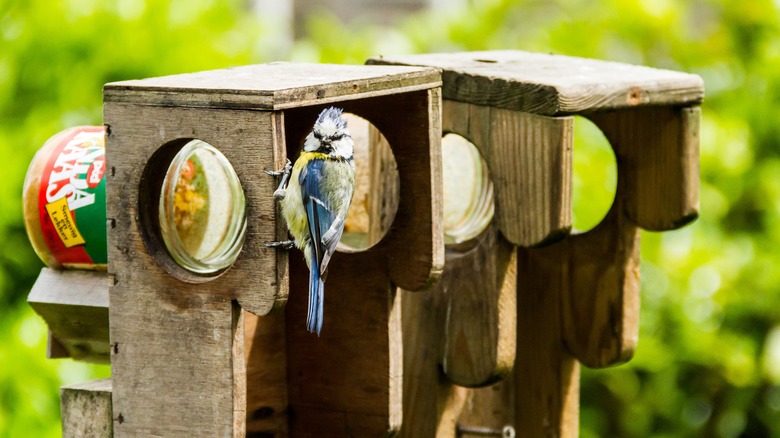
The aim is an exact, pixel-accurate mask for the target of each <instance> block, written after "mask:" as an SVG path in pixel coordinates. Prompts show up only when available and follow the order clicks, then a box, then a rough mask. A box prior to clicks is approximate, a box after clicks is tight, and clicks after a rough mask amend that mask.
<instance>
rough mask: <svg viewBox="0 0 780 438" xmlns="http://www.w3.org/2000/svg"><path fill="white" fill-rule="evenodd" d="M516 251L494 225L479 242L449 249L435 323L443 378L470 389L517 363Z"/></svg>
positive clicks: (438, 287)
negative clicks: (439, 330) (438, 329)
mask: <svg viewBox="0 0 780 438" xmlns="http://www.w3.org/2000/svg"><path fill="white" fill-rule="evenodd" d="M516 290H517V259H516V258H515V246H514V245H512V244H511V243H509V242H507V241H506V240H505V239H503V238H502V237H501V236H500V235H499V232H498V228H497V227H496V226H495V225H492V226H491V227H490V228H489V229H488V230H486V231H485V233H483V234H482V235H481V236H480V237H479V238H478V240H477V241H472V242H464V243H463V244H460V245H451V246H449V247H448V248H447V263H446V265H445V267H444V275H443V276H442V279H441V281H439V283H438V284H437V285H436V286H435V288H434V290H433V291H431V293H434V294H439V295H440V303H441V305H442V309H440V310H439V312H438V323H439V324H440V325H441V326H442V328H443V333H444V338H443V339H442V340H440V341H438V342H440V343H441V344H442V348H443V351H442V352H441V357H440V359H439V363H440V364H441V369H442V371H443V372H444V374H445V375H446V376H447V378H448V379H449V380H450V381H451V382H453V383H455V384H458V385H461V386H467V387H474V386H483V385H487V384H490V383H494V382H497V381H498V380H500V379H502V378H503V377H505V376H506V375H507V374H509V373H510V372H511V371H512V366H513V365H514V362H515V329H516V327H515V325H516V317H515V316H516V303H515V300H516V295H517V292H516Z"/></svg>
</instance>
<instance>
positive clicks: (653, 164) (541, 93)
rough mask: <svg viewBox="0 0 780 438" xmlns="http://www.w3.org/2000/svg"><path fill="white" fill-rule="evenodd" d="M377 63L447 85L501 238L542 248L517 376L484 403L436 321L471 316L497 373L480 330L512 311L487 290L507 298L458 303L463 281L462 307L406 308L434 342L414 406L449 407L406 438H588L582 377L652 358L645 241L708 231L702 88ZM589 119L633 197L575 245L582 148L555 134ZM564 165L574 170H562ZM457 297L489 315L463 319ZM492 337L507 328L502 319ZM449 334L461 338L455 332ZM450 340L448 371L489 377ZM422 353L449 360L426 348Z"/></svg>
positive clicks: (477, 297)
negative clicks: (467, 431)
mask: <svg viewBox="0 0 780 438" xmlns="http://www.w3.org/2000/svg"><path fill="white" fill-rule="evenodd" d="M369 63H374V64H395V65H418V66H430V67H438V68H442V69H443V85H442V90H443V97H444V99H445V100H444V108H445V111H444V115H443V120H442V123H443V126H444V127H445V131H447V127H452V132H458V133H464V132H465V134H462V135H464V136H465V137H467V138H469V139H470V140H471V141H472V142H474V143H475V144H476V145H477V146H478V147H480V149H481V152H482V154H483V156H485V157H486V161H488V163H489V167H490V170H491V174H492V177H493V181H494V183H495V184H496V187H497V188H496V192H497V195H496V223H497V224H498V226H499V228H500V230H501V233H502V234H503V236H504V237H506V238H507V239H508V240H509V241H510V242H512V243H513V244H515V245H518V246H520V247H526V248H523V249H520V250H518V255H517V260H518V264H517V282H516V291H517V292H516V293H517V299H516V302H517V308H516V313H513V314H512V316H516V318H517V320H516V321H517V322H516V327H517V335H516V344H515V345H516V352H517V354H516V360H515V361H514V373H513V374H512V375H511V376H509V377H508V378H506V379H505V380H503V381H501V382H499V383H497V384H494V385H492V386H488V387H485V388H481V389H474V390H466V389H465V388H461V387H458V386H452V383H460V384H461V385H465V386H481V385H479V383H480V382H478V381H477V379H474V380H471V381H469V379H464V378H463V373H462V372H460V371H459V372H457V373H454V372H452V371H451V370H452V369H453V367H452V366H448V367H445V368H446V369H445V371H447V369H449V370H450V372H446V373H445V374H444V375H442V374H441V373H440V372H439V370H438V369H437V367H436V363H437V361H436V359H435V358H436V357H438V356H439V355H440V354H441V353H440V349H441V348H442V347H441V346H437V344H436V342H437V339H439V338H440V337H441V335H440V334H439V333H441V330H442V328H441V323H438V324H437V323H435V322H432V320H433V321H436V315H438V318H440V319H441V313H442V312H445V311H446V312H451V311H452V310H453V309H459V308H465V309H467V310H466V311H465V312H460V314H459V315H458V321H459V322H458V323H457V324H458V326H459V329H458V332H459V333H470V334H471V335H474V340H475V341H476V340H477V339H489V340H490V342H487V343H486V347H483V348H482V349H481V357H482V358H485V357H487V358H494V357H495V353H493V351H494V342H496V340H495V338H494V337H493V336H492V334H493V333H494V332H491V331H490V330H491V329H488V332H487V333H490V335H488V336H485V333H486V332H485V325H479V324H478V322H479V321H482V322H483V323H484V322H485V318H484V316H485V314H484V313H483V312H482V310H481V309H482V307H481V306H485V305H486V306H488V307H493V308H501V306H500V305H499V304H498V303H499V302H500V300H497V299H496V297H497V296H501V292H500V291H501V289H502V286H501V285H500V284H498V283H495V282H493V281H487V282H486V283H484V284H488V285H491V286H489V287H488V288H486V289H482V290H475V291H474V292H464V291H462V290H458V291H457V292H455V291H453V290H452V289H451V288H452V287H453V286H455V285H458V284H465V285H466V289H469V288H468V286H467V285H468V282H466V283H463V282H462V281H460V282H458V281H455V279H456V277H457V278H460V277H458V275H457V274H449V275H451V277H450V278H448V273H449V272H450V271H449V265H447V267H446V268H445V269H446V270H445V275H444V279H443V280H442V284H444V285H446V287H447V288H448V289H447V294H444V293H439V294H438V295H436V296H433V297H416V296H415V297H410V299H409V302H408V303H406V302H405V305H404V310H405V316H410V317H413V318H414V319H415V320H416V321H424V322H419V323H417V325H418V327H417V328H418V331H421V332H423V333H428V334H424V335H423V334H417V335H415V336H414V337H412V336H409V337H408V338H405V340H407V341H408V342H409V343H405V351H406V352H411V351H415V350H420V349H422V351H423V352H424V353H419V354H417V355H414V356H410V357H409V358H408V359H407V360H406V363H405V372H406V373H407V374H406V375H405V387H410V388H414V389H410V390H409V392H410V393H412V392H413V393H415V394H436V396H430V397H427V398H426V399H427V400H428V401H427V402H423V403H419V402H418V403H416V406H414V407H413V408H412V407H408V408H409V409H417V410H418V411H416V412H415V413H414V414H413V415H414V417H413V418H414V421H413V422H412V424H409V422H408V421H407V423H405V425H404V428H405V431H407V432H408V433H407V434H406V435H407V436H423V435H422V434H421V433H423V434H424V436H433V435H434V434H435V435H436V436H442V437H446V436H452V435H453V434H454V433H455V432H456V429H457V427H458V426H457V425H460V426H461V427H466V426H470V427H473V426H477V427H483V428H484V427H487V428H490V429H494V430H500V429H501V428H502V427H503V426H504V425H507V424H509V425H514V426H515V428H516V429H517V432H518V435H519V436H529V437H547V436H562V437H574V436H577V429H578V425H577V422H578V408H579V406H578V405H579V401H578V398H579V363H580V362H581V363H584V364H585V365H588V366H593V367H603V366H608V365H613V364H617V363H621V362H624V361H626V360H628V359H629V358H630V357H631V355H632V354H633V351H634V348H635V347H636V342H637V337H638V333H637V330H638V315H639V229H640V227H642V228H645V229H651V230H668V229H673V228H677V227H680V226H682V225H685V224H686V223H688V222H690V221H691V220H693V219H695V217H696V214H697V209H698V118H699V111H698V108H696V105H698V104H699V103H700V102H701V100H702V97H703V86H702V81H701V78H699V77H698V76H695V75H689V74H683V73H677V72H671V71H665V70H657V69H651V68H646V67H638V66H631V65H626V64H618V63H611V62H603V61H594V60H587V59H580V58H571V57H565V56H554V55H545V54H535V53H527V52H519V51H493V52H472V53H456V54H431V55H413V56H399V57H393V58H375V59H371V60H369ZM484 114H491V115H490V116H486V115H484ZM574 114H582V115H585V116H586V117H588V118H590V119H591V120H593V121H594V123H596V125H597V126H599V127H600V128H601V129H602V130H603V131H604V133H605V135H606V137H607V138H608V139H609V141H610V142H611V143H612V145H613V148H614V149H615V153H616V155H617V161H618V163H619V167H618V181H619V187H618V193H617V195H616V198H615V202H614V205H613V206H612V208H611V210H610V213H609V214H608V215H607V217H606V218H605V219H604V220H603V221H602V223H601V224H599V225H598V226H597V227H596V228H594V229H593V230H591V231H589V232H587V233H584V234H578V235H572V236H570V237H565V233H564V234H562V233H561V232H562V231H565V229H566V228H567V227H568V226H569V223H568V220H570V216H568V215H567V214H568V210H566V209H568V208H569V206H570V204H569V203H570V198H569V196H570V185H568V184H569V183H570V180H569V176H568V175H567V174H566V172H570V171H571V164H570V161H568V162H567V161H566V160H565V159H564V160H561V159H560V157H565V158H569V157H570V155H568V154H567V153H570V149H568V150H567V149H566V147H568V148H570V147H571V143H570V142H571V132H570V130H569V132H566V131H562V130H560V129H554V128H553V127H554V124H555V123H559V124H562V126H565V124H566V123H570V118H569V116H570V115H574ZM502 115H503V116H502ZM508 117H509V118H508ZM510 118H511V119H510ZM545 118H546V119H545ZM493 120H495V122H493ZM510 120H516V122H512V121H510ZM534 120H538V121H537V122H532V121H534ZM543 120H549V121H544V122H543ZM567 120H568V122H567ZM487 121H491V122H487ZM543 126H547V128H543ZM569 126H571V125H569ZM562 133H563V134H562ZM488 138H489V140H488ZM560 139H566V140H565V141H563V142H561V140H560ZM504 144H507V145H509V147H507V146H503V145H504ZM550 144H552V145H556V144H563V145H565V147H564V149H562V150H561V149H557V150H558V151H562V152H563V153H561V152H558V153H557V154H550V153H549V151H555V150H556V149H555V148H553V149H550V148H549V147H544V146H543V145H550ZM575 147H576V146H575ZM493 156H495V157H496V158H494V159H493V158H491V157H493ZM550 158H558V161H556V162H555V163H554V164H555V165H554V166H551V165H550V164H551V160H550ZM556 169H557V170H558V172H563V174H561V173H555V172H556ZM527 175H530V177H528V176H527ZM524 176H526V177H525V178H524ZM551 177H552V178H551ZM500 189H503V190H502V192H503V195H501V194H499V193H498V192H499V190H500ZM560 208H563V209H564V210H563V211H562V210H560ZM552 225H557V226H552ZM554 230H558V231H559V232H558V233H554V232H551V231H554ZM564 237H565V238H564ZM561 238H563V240H562V241H561V242H559V243H555V240H556V239H558V240H560V239H561ZM551 243H552V245H551V246H548V247H544V248H535V247H534V246H539V245H542V246H543V245H546V244H551ZM448 251H449V249H448ZM498 254H500V252H499V253H498ZM447 262H448V263H449V262H450V259H449V258H448V260H447ZM482 266H485V265H484V264H483V265H482ZM488 266H489V265H488ZM484 271H488V272H489V271H490V269H487V270H484ZM479 272H480V271H476V272H474V273H473V274H472V275H477V276H478V275H479ZM465 276H466V277H468V276H469V275H468V274H465ZM456 296H457V297H458V298H457V299H467V300H470V302H472V303H480V305H476V304H471V305H470V306H453V300H457V299H456V298H454V297H456ZM404 298H405V299H406V298H407V297H406V296H405V297H404ZM407 304H408V306H409V307H410V308H411V309H410V310H409V311H408V312H406V307H407ZM468 309H480V310H479V311H476V312H475V311H474V310H468ZM447 314H448V317H450V318H454V317H453V316H452V315H451V314H450V313H447ZM476 315H480V316H479V317H477V316H476ZM440 319H439V320H440ZM487 321H490V324H487V327H492V326H493V324H492V319H491V318H487ZM405 324H406V322H405ZM409 324H414V323H413V322H411V321H410V322H409ZM445 326H446V327H447V329H448V330H452V323H448V324H447V325H445ZM446 333H447V335H448V336H447V337H445V340H444V341H443V343H442V344H441V345H444V346H445V347H444V349H445V351H446V352H449V353H450V354H446V353H445V354H444V357H445V359H446V360H445V362H446V363H447V364H448V365H449V364H450V363H458V362H459V363H461V364H463V365H467V367H466V368H464V369H465V370H467V371H471V370H473V369H474V361H473V359H472V358H473V357H474V355H473V351H480V349H479V348H478V347H476V345H477V344H476V343H474V344H473V345H474V347H471V348H465V346H468V345H471V344H470V343H469V342H466V340H467V339H469V337H468V336H463V335H461V336H460V337H456V338H454V339H453V338H452V336H451V335H450V333H451V332H450V331H447V332H446ZM507 338H508V339H512V337H511V336H507ZM508 339H504V340H503V341H501V340H498V341H497V342H498V345H502V344H504V345H508V343H509V342H510V341H509V340H508ZM417 342H428V343H433V345H429V346H425V347H421V346H420V345H419V344H416V343H417ZM488 362H490V361H488ZM494 363H497V361H494ZM496 376H498V375H496ZM494 380H495V379H484V380H483V381H482V382H481V383H482V385H485V384H489V383H491V382H493V381H494ZM421 411H422V412H421ZM407 419H408V418H407Z"/></svg>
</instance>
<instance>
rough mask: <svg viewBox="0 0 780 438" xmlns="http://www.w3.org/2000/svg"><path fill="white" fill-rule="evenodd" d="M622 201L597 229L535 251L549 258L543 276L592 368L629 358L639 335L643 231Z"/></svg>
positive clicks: (569, 336) (578, 351)
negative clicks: (640, 262)
mask: <svg viewBox="0 0 780 438" xmlns="http://www.w3.org/2000/svg"><path fill="white" fill-rule="evenodd" d="M621 205H622V203H621V202H616V203H615V205H613V208H612V210H610V213H608V215H607V217H606V218H605V219H604V220H603V221H602V222H601V223H600V224H599V225H598V226H596V228H593V229H592V230H590V231H588V232H587V233H584V234H580V235H576V236H572V237H570V238H569V239H567V240H566V241H564V242H562V243H560V244H557V245H553V246H552V247H549V248H542V249H540V250H539V252H538V253H536V254H534V257H537V258H539V259H544V260H546V261H545V262H544V263H545V264H544V268H545V269H546V270H545V271H540V275H545V276H546V277H547V278H549V279H550V280H549V283H548V288H549V290H556V293H558V294H559V295H560V296H561V306H562V308H561V314H560V317H561V319H562V327H563V328H562V330H563V339H564V342H565V344H566V347H567V349H568V351H569V352H571V354H573V355H574V356H575V357H576V358H577V359H578V360H579V361H580V362H582V363H583V364H585V365H587V366H589V367H593V368H601V367H605V366H610V365H615V364H618V363H622V362H625V361H627V360H629V359H630V358H631V357H632V356H633V354H634V350H635V349H636V345H637V342H638V337H639V237H640V230H639V228H637V227H636V226H635V225H634V224H632V223H630V221H628V220H627V219H626V218H625V215H624V214H623V213H622V212H621V207H620V206H621Z"/></svg>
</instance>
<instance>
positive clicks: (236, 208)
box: [139, 139, 246, 281]
mask: <svg viewBox="0 0 780 438" xmlns="http://www.w3.org/2000/svg"><path fill="white" fill-rule="evenodd" d="M140 202H141V205H139V212H140V213H141V218H142V222H143V225H142V228H143V229H144V230H145V237H146V238H147V240H148V243H150V244H151V245H148V246H150V248H151V249H152V251H151V253H152V254H156V255H157V256H158V257H157V258H158V261H159V262H160V263H161V265H162V266H163V267H164V268H166V270H167V271H168V272H169V273H171V274H173V275H174V276H177V277H179V278H181V279H183V280H187V281H204V280H208V279H209V278H212V277H214V276H215V275H216V274H218V273H220V272H222V271H224V270H225V269H227V268H228V267H230V265H232V264H233V262H235V260H236V258H237V257H238V254H239V252H240V251H241V247H242V246H243V243H244V233H245V231H246V212H245V209H246V201H245V198H244V191H243V189H242V188H241V182H240V181H239V179H238V176H237V175H236V172H235V170H234V169H233V166H231V165H230V162H228V160H227V158H225V156H224V155H223V154H222V153H221V152H219V151H218V150H217V149H216V148H214V147H213V146H211V145H210V144H208V143H206V142H203V141H201V140H197V139H183V140H178V141H174V142H171V143H168V144H166V145H164V146H163V147H162V148H160V150H159V151H158V152H157V153H156V154H155V155H154V156H153V157H152V158H151V159H150V160H149V164H148V165H147V168H146V169H145V171H144V178H143V179H142V183H141V196H140ZM158 248H159V249H164V253H163V251H159V250H155V249H158ZM166 255H167V257H165V256H166ZM160 256H162V257H160ZM172 262H173V263H172ZM176 267H179V268H183V270H184V271H182V270H181V269H177V268H176ZM188 274H189V275H188ZM191 274H195V275H191Z"/></svg>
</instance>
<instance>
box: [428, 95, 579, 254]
mask: <svg viewBox="0 0 780 438" xmlns="http://www.w3.org/2000/svg"><path fill="white" fill-rule="evenodd" d="M442 120H443V130H444V132H445V133H447V132H452V133H455V134H458V135H461V136H463V137H465V138H467V139H469V140H470V141H471V142H472V143H474V145H475V146H476V147H477V149H479V151H480V152H481V153H482V156H483V157H484V159H485V161H487V163H488V167H489V169H490V176H491V179H492V181H493V185H494V191H495V199H496V221H497V223H498V226H499V228H500V229H501V232H502V233H503V235H504V236H505V237H506V238H507V239H508V240H509V241H510V242H512V243H514V244H515V245H518V246H536V245H540V244H543V243H545V242H549V241H555V240H559V239H561V238H563V237H564V236H565V235H566V234H567V233H568V231H569V230H570V229H571V171H572V170H571V169H572V167H571V166H572V159H571V153H572V130H573V126H574V125H573V118H571V117H554V118H553V117H542V116H536V115H533V114H527V113H520V112H516V111H508V110H503V109H500V108H490V107H485V106H479V105H471V104H466V103H459V102H454V101H451V100H445V101H444V111H443V116H442Z"/></svg>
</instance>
